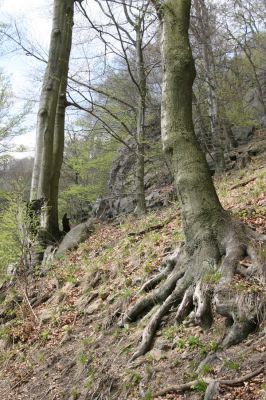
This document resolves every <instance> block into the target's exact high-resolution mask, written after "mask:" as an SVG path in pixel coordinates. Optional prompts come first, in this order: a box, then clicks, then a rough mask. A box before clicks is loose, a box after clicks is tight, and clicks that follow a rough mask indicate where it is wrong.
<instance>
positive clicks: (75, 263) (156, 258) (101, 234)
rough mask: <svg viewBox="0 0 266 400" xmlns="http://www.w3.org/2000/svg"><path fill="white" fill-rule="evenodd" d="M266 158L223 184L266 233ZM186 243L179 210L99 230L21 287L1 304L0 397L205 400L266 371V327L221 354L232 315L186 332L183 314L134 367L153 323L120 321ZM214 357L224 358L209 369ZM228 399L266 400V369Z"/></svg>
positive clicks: (246, 217)
mask: <svg viewBox="0 0 266 400" xmlns="http://www.w3.org/2000/svg"><path fill="white" fill-rule="evenodd" d="M265 161H266V154H265V153H264V154H262V155H260V156H257V157H254V158H253V159H252V161H251V163H250V164H249V166H248V167H247V168H245V169H241V170H234V171H231V172H230V173H226V174H224V175H223V176H220V177H217V178H215V185H216V187H217V190H218V193H219V197H220V199H221V202H222V204H223V206H224V207H225V208H226V209H227V210H229V211H230V212H231V213H232V214H234V215H235V216H236V217H237V218H240V219H242V220H243V221H245V222H246V223H248V224H250V225H252V227H253V228H254V229H256V230H257V231H259V232H262V233H263V232H264V233H266V192H265V183H266V163H265ZM182 240H183V234H182V228H181V221H180V216H179V210H178V204H177V203H173V204H172V205H171V206H169V207H167V208H162V209H159V210H157V211H154V212H151V213H149V214H148V215H146V216H144V217H142V218H137V217H136V216H132V215H131V216H128V217H127V218H126V219H124V220H123V221H122V222H119V221H114V222H112V223H109V224H103V223H99V224H98V225H97V226H96V228H95V232H94V233H93V234H92V235H91V236H90V237H89V238H88V240H87V241H86V242H84V243H83V244H81V245H80V246H79V248H78V249H77V250H76V251H72V252H71V253H69V254H68V255H66V256H65V257H64V258H61V259H59V260H57V261H54V262H53V263H51V264H50V265H48V266H46V267H43V268H40V270H38V271H36V273H35V276H33V277H31V278H27V277H25V278H24V279H22V278H21V279H20V280H19V281H18V282H16V283H15V284H14V285H13V287H12V288H10V289H9V291H8V295H7V296H6V298H2V304H1V305H0V322H1V323H2V325H0V398H1V399H3V400H11V399H12V400H20V399H21V400H26V399H27V400H56V399H60V400H61V399H65V400H76V399H80V400H85V399H86V400H96V399H99V400H100V399H102V400H111V399H116V400H126V399H127V400H135V399H141V398H142V399H146V400H149V399H154V400H160V399H161V400H162V399H175V400H179V399H180V400H181V399H191V400H194V399H195V400H196V399H202V398H203V397H204V391H205V389H206V383H205V382H207V381H208V380H210V379H235V378H237V377H240V376H244V375H246V374H249V373H250V372H253V371H256V370H258V368H260V367H261V366H263V365H264V364H265V361H266V323H264V324H262V326H261V328H260V330H259V331H258V332H255V333H253V334H252V335H250V336H249V337H248V338H247V339H246V340H245V341H244V342H242V343H241V344H240V345H237V346H232V347H230V348H228V349H226V350H221V349H219V343H220V341H221V338H222V337H223V336H224V333H225V332H224V329H225V328H224V321H222V318H218V319H216V321H215V324H214V325H213V326H212V328H211V329H210V330H208V331H203V330H202V329H201V328H200V327H198V326H194V325H191V324H189V323H188V322H187V321H186V320H185V321H184V323H182V324H180V325H177V324H176V323H175V322H174V310H173V312H172V313H170V315H168V316H167V318H166V319H164V320H163V323H162V325H161V327H160V329H159V331H158V333H157V336H156V338H155V342H154V346H153V349H152V350H151V351H150V352H148V353H147V354H146V355H145V356H142V357H140V358H138V359H137V360H136V361H134V362H132V363H130V361H129V360H130V357H131V356H132V354H133V353H134V350H135V349H136V346H137V344H138V342H139V340H140V338H141V334H142V329H143V327H144V326H145V323H146V321H147V317H145V318H143V319H142V320H140V321H138V322H136V323H133V324H130V325H125V326H124V327H123V328H120V327H119V324H118V322H119V320H120V318H121V315H123V313H124V312H125V310H126V309H127V307H128V306H129V304H132V303H133V302H135V301H136V300H137V298H139V296H141V295H142V293H139V289H140V287H141V286H142V284H143V283H144V282H145V281H146V280H147V278H149V277H150V276H152V275H153V274H155V273H156V272H158V270H159V268H160V265H161V262H162V260H163V259H164V258H165V257H166V256H167V254H170V253H171V251H173V250H174V249H175V248H176V246H177V245H178V243H179V242H180V241H182ZM242 284H243V283H242V281H241V279H240V280H239V286H241V285H242ZM26 287H27V290H26V291H25V288H26ZM242 289H243V290H249V288H248V287H243V288H242ZM208 354H216V355H215V357H213V359H212V361H210V362H209V363H205V364H204V365H200V364H201V362H202V360H204V359H206V356H207V355H208ZM190 381H195V384H194V385H193V387H191V388H190V389H191V390H188V391H185V392H182V393H169V394H166V395H164V396H156V392H157V391H159V390H161V389H164V388H165V387H167V386H169V385H179V384H183V383H186V382H190ZM219 399H232V400H261V399H266V382H265V376H264V374H263V372H261V373H260V374H258V375H257V376H255V377H253V378H251V379H247V380H246V381H245V380H244V382H243V383H241V384H240V385H234V386H232V387H230V386H221V390H220V395H219Z"/></svg>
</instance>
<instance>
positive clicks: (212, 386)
mask: <svg viewBox="0 0 266 400" xmlns="http://www.w3.org/2000/svg"><path fill="white" fill-rule="evenodd" d="M264 369H265V367H264V366H262V367H260V368H258V369H256V370H255V371H253V372H250V373H249V374H246V375H243V376H241V377H239V378H236V379H231V380H230V379H217V380H208V379H204V382H205V383H206V384H207V385H208V387H207V390H206V393H205V397H204V400H212V399H214V398H215V396H217V394H218V392H219V386H220V385H225V386H238V385H241V384H242V383H244V382H247V381H249V380H250V379H252V378H254V377H255V376H257V375H259V374H261V373H262V372H263V371H264ZM197 383H198V381H197V380H194V381H191V382H187V383H184V384H182V385H178V386H175V385H173V386H169V387H167V388H165V389H163V390H160V391H159V392H157V393H155V394H154V397H159V396H164V395H166V394H168V393H183V392H185V391H187V390H192V389H194V387H195V386H196V385H197Z"/></svg>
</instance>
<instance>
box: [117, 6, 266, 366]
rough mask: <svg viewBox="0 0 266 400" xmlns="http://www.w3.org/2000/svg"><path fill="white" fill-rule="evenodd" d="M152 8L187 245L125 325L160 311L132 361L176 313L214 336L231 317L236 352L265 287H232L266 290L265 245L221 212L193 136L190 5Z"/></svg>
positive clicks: (229, 338)
mask: <svg viewBox="0 0 266 400" xmlns="http://www.w3.org/2000/svg"><path fill="white" fill-rule="evenodd" d="M153 3H154V4H155V6H156V8H157V12H158V14H159V16H160V17H161V21H162V56H163V93H162V140H163V147H164V151H165V153H166V156H167V157H169V159H170V160H171V164H172V166H173V170H174V175H175V184H176V188H177V193H178V197H179V201H180V206H181V215H182V220H183V228H184V233H185V243H184V245H181V246H180V247H179V248H178V249H176V251H175V252H174V253H173V254H172V255H171V256H170V257H168V258H167V259H166V260H164V262H163V265H162V266H163V267H164V269H163V271H162V272H160V273H159V274H158V275H157V276H155V277H154V278H152V279H150V280H149V281H148V282H147V284H145V285H144V286H143V288H144V289H145V290H147V291H148V293H147V295H145V296H141V297H140V298H139V299H138V300H137V301H135V302H134V304H133V305H132V307H131V308H129V310H128V311H127V313H126V314H125V316H124V317H123V319H122V324H123V323H124V322H132V321H136V320H137V319H138V318H140V317H143V315H145V314H147V313H148V312H149V311H150V310H152V309H153V308H154V305H158V308H157V309H156V310H155V311H154V310H153V312H151V317H150V319H149V322H148V323H147V325H146V326H145V328H144V330H143V334H142V341H141V344H140V345H139V347H138V348H137V350H136V352H135V353H134V354H133V355H132V357H131V360H134V359H135V358H137V357H139V356H141V355H143V354H145V353H146V352H147V351H148V350H149V349H150V348H151V346H152V343H153V339H154V336H155V333H156V331H157V329H158V327H159V326H160V323H161V321H162V319H163V317H164V316H165V314H167V313H168V312H169V311H170V310H172V311H173V309H174V308H177V312H176V321H177V322H178V323H180V322H182V321H183V320H184V318H186V317H188V318H189V320H190V321H191V322H192V323H194V324H196V325H201V326H202V328H203V329H208V328H210V326H211V325H212V323H213V319H214V317H215V315H217V314H220V315H222V316H224V317H226V318H227V321H228V322H230V327H229V328H228V331H227V333H226V335H225V337H224V338H223V339H221V346H230V345H232V344H237V343H239V342H241V341H242V340H243V339H244V338H246V337H247V335H248V334H249V333H250V332H251V331H252V330H254V328H255V327H256V325H258V324H260V323H261V321H262V320H263V317H262V316H263V315H264V310H265V307H266V297H265V289H264V288H263V283H261V285H259V287H258V288H257V290H258V291H257V292H256V293H257V294H256V293H252V294H249V293H246V292H237V291H236V288H235V280H234V276H235V274H239V273H241V274H242V276H243V278H242V279H246V278H247V279H248V276H249V274H251V275H252V277H256V278H257V279H258V280H259V279H261V282H265V280H266V265H265V262H261V261H260V259H259V257H258V256H257V251H256V246H258V245H259V246H265V237H260V236H259V235H257V234H256V233H254V232H253V231H251V230H250V229H249V228H248V227H246V226H245V225H243V224H242V223H241V222H239V221H236V220H234V219H233V218H232V217H231V216H230V215H229V214H228V213H227V212H226V211H225V210H224V209H223V208H222V206H221V204H220V201H219V199H218V197H217V194H216V191H215V188H214V185H213V182H212V178H211V175H210V171H209V168H208V165H207V162H206V159H205V156H204V154H203V152H202V150H201V149H200V146H199V143H198V141H197V139H196V136H195V133H194V127H193V122H192V85H193V81H194V79H195V66H194V60H193V57H192V52H191V48H190V43H189V35H188V30H189V20H190V7H191V1H190V0H167V1H165V2H164V3H161V2H160V1H159V0H153ZM259 243H261V244H259ZM245 257H250V258H251V259H252V263H253V264H252V266H251V267H249V268H248V270H249V271H248V270H245V271H243V268H242V269H241V268H240V261H242V260H243V259H245ZM251 275H250V276H251ZM165 277H166V279H165ZM157 286H158V287H157Z"/></svg>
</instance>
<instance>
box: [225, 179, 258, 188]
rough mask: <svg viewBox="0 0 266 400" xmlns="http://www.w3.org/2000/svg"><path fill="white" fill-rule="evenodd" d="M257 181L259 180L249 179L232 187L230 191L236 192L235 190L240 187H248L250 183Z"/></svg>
mask: <svg viewBox="0 0 266 400" xmlns="http://www.w3.org/2000/svg"><path fill="white" fill-rule="evenodd" d="M256 179H257V177H256V176H254V177H253V178H251V179H248V180H247V181H244V182H240V183H238V184H237V185H234V186H232V187H230V190H234V189H238V188H239V187H243V186H246V185H248V184H249V183H250V182H253V181H255V180H256Z"/></svg>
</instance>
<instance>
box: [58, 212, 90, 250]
mask: <svg viewBox="0 0 266 400" xmlns="http://www.w3.org/2000/svg"><path fill="white" fill-rule="evenodd" d="M94 222H95V219H94V218H90V219H88V221H86V222H82V223H81V224H79V225H77V226H75V227H74V228H73V229H71V230H70V231H69V232H68V233H67V234H66V236H65V237H64V239H63V240H62V242H61V243H60V245H59V247H58V250H57V252H56V254H55V256H56V257H60V256H62V255H63V254H65V252H66V251H67V250H71V249H75V248H76V247H78V245H79V244H80V243H82V242H84V241H85V240H86V239H87V238H88V236H89V235H90V233H92V232H93V231H94V229H93V224H94Z"/></svg>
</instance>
